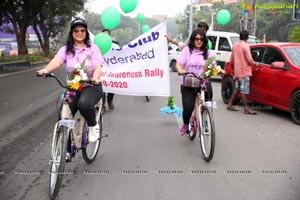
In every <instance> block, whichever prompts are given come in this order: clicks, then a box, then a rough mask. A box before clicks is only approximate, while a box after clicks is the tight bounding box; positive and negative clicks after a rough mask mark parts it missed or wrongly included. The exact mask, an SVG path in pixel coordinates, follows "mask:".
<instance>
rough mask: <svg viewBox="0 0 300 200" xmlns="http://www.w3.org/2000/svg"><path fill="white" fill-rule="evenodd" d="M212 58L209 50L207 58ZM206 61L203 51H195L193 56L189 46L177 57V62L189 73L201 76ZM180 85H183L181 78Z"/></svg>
mask: <svg viewBox="0 0 300 200" xmlns="http://www.w3.org/2000/svg"><path fill="white" fill-rule="evenodd" d="M211 56H212V55H211V52H210V51H209V50H208V52H207V58H209V57H211ZM205 61H206V60H204V57H203V51H199V50H197V49H193V50H192V54H191V53H190V49H189V47H188V46H186V47H184V48H183V49H182V51H181V52H180V54H179V56H178V57H177V62H178V63H179V64H181V65H182V68H183V69H184V70H186V71H187V72H194V73H196V74H199V75H200V74H201V73H202V71H203V67H204V64H205ZM180 84H181V85H182V84H183V77H181V78H180Z"/></svg>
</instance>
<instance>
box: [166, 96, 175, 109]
mask: <svg viewBox="0 0 300 200" xmlns="http://www.w3.org/2000/svg"><path fill="white" fill-rule="evenodd" d="M167 106H169V107H170V108H171V109H173V108H174V106H175V104H174V97H173V96H169V98H168V103H167Z"/></svg>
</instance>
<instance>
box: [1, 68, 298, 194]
mask: <svg viewBox="0 0 300 200" xmlns="http://www.w3.org/2000/svg"><path fill="white" fill-rule="evenodd" d="M170 77H171V80H170V81H171V94H172V95H173V96H174V97H175V98H174V99H175V103H176V104H177V106H179V107H181V95H180V92H179V86H178V76H177V74H176V73H171V76H170ZM220 86H221V84H220V81H219V80H215V81H213V88H214V99H215V101H216V102H217V108H216V109H214V118H215V122H216V134H217V138H216V149H215V156H214V158H213V160H212V161H211V162H210V163H206V162H205V161H204V160H203V159H202V158H201V152H200V147H199V140H198V139H195V140H194V141H190V140H189V139H188V137H185V136H180V135H179V134H178V125H177V122H176V120H175V118H174V116H173V115H164V116H162V115H160V113H159V109H160V108H162V107H164V106H165V105H166V102H167V98H166V97H150V102H146V99H145V97H136V96H124V95H116V96H115V107H116V108H115V109H114V110H112V111H108V112H107V113H105V115H104V132H105V133H106V134H108V135H109V137H108V138H104V139H103V140H102V143H101V149H100V152H99V154H98V157H97V159H96V161H95V162H94V163H92V164H86V163H85V162H84V160H83V159H82V156H81V152H80V153H79V154H78V155H77V157H76V158H75V159H74V160H73V161H72V163H70V164H68V165H67V170H69V172H70V174H68V175H65V176H64V179H63V186H62V188H61V191H60V196H59V198H58V199H59V200H64V199H86V200H94V199H101V200H102V199H103V200H120V199H122V200H133V199H143V200H154V199H157V200H174V199H176V200H178V199H182V200H185V199H189V200H196V199H197V200H198V199H205V200H216V199H225V200H227V199H228V200H229V199H230V200H253V199H259V200H282V199H285V200H299V199H300V173H299V169H300V156H299V155H300V147H299V143H300V134H299V126H297V125H295V124H294V123H292V121H291V119H290V117H289V114H288V113H285V112H281V111H278V110H275V109H271V108H269V107H263V106H261V105H257V104H253V105H252V106H253V107H254V108H256V109H257V110H258V115H256V116H250V115H244V114H243V112H242V111H241V110H240V111H239V112H231V111H227V110H226V109H225V105H224V104H223V102H222V100H221V95H220ZM0 91H1V97H0V105H1V106H0V113H1V115H0V127H1V128H0V137H1V140H0V152H1V153H0V181H1V182H0V199H3V200H20V199H22V200H46V199H49V198H48V180H49V175H48V171H49V156H50V144H51V132H52V129H53V125H54V123H55V120H56V103H55V101H56V99H57V96H58V94H59V91H60V88H59V87H58V86H57V84H56V82H55V81H54V80H42V79H40V78H37V77H35V75H34V73H33V71H29V72H24V73H19V74H15V75H10V76H4V77H0Z"/></svg>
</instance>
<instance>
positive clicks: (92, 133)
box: [89, 124, 100, 142]
mask: <svg viewBox="0 0 300 200" xmlns="http://www.w3.org/2000/svg"><path fill="white" fill-rule="evenodd" d="M99 129H100V128H99V125H98V124H97V125H96V126H89V142H96V141H97V140H98V139H99V136H100V130H99Z"/></svg>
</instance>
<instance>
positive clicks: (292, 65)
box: [221, 43, 300, 125]
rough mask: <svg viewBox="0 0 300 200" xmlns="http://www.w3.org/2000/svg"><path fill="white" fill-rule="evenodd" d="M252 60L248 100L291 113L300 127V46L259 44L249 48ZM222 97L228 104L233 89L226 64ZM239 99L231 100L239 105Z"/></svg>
mask: <svg viewBox="0 0 300 200" xmlns="http://www.w3.org/2000/svg"><path fill="white" fill-rule="evenodd" d="M250 50H251V54H252V57H253V59H254V60H255V61H256V62H258V63H259V65H258V67H256V66H254V65H253V66H252V77H251V78H250V94H249V95H248V96H247V98H248V99H249V100H252V101H254V102H258V103H261V104H263V105H268V106H272V107H274V108H277V109H280V110H284V111H287V112H290V114H291V118H292V120H293V121H294V122H295V123H296V124H298V125H300V43H259V44H252V45H250ZM224 69H225V72H226V73H225V75H224V76H223V78H222V89H221V92H222V98H223V101H224V103H226V104H227V103H228V101H229V99H230V96H231V94H232V91H233V89H234V79H233V75H232V73H231V63H230V62H227V63H226V64H225V68H224ZM239 101H240V97H239V96H237V98H236V99H235V101H234V104H237V103H239Z"/></svg>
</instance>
